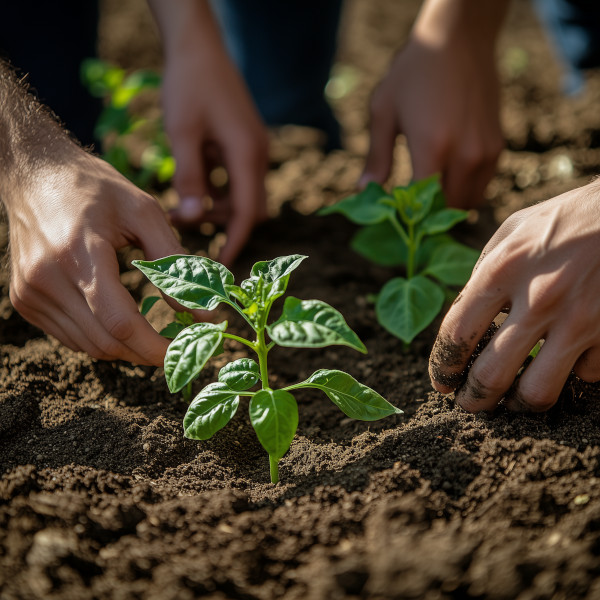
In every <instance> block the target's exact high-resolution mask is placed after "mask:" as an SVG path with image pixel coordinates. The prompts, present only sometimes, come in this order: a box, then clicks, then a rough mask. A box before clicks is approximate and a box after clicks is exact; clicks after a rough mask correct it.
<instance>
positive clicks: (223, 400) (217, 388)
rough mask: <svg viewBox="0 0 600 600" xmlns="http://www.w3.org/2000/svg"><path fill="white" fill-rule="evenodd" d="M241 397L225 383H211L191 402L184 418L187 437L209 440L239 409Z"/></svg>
mask: <svg viewBox="0 0 600 600" xmlns="http://www.w3.org/2000/svg"><path fill="white" fill-rule="evenodd" d="M239 403H240V397H239V396H238V395H237V394H236V392H235V391H234V390H232V389H230V388H229V387H228V386H227V385H226V384H225V383H210V384H209V385H207V386H206V387H205V388H204V389H203V390H202V391H201V392H200V393H199V394H198V395H197V396H196V397H195V398H194V399H193V400H192V403H191V404H190V406H189V408H188V410H187V413H186V414H185V417H184V418H183V432H184V435H185V437H187V438H190V439H193V440H207V439H208V438H210V437H212V436H213V435H214V434H215V433H216V432H217V431H219V429H222V428H223V427H225V425H227V423H229V421H230V420H231V419H232V417H233V415H235V412H236V411H237V408H238V405H239Z"/></svg>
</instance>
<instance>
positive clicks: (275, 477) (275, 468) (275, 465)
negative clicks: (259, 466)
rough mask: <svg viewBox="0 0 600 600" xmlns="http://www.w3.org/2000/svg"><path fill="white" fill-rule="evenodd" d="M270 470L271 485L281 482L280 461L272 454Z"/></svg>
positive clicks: (270, 456)
mask: <svg viewBox="0 0 600 600" xmlns="http://www.w3.org/2000/svg"><path fill="white" fill-rule="evenodd" d="M269 468H270V471H271V483H277V482H278V481H279V460H278V459H277V458H275V457H274V456H273V455H271V454H269Z"/></svg>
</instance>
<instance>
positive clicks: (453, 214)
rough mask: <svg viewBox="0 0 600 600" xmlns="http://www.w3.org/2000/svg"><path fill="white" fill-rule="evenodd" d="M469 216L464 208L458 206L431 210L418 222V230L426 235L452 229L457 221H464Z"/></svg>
mask: <svg viewBox="0 0 600 600" xmlns="http://www.w3.org/2000/svg"><path fill="white" fill-rule="evenodd" d="M468 216H469V213H468V212H467V211H466V210H460V209H458V208H445V209H443V210H438V211H437V212H432V213H431V214H429V215H428V216H427V217H426V218H425V219H424V220H423V221H422V222H421V223H420V224H419V231H420V232H423V233H424V234H426V235H435V234H436V233H444V232H445V231H448V230H449V229H452V227H454V226H455V225H456V224H457V223H460V222H461V221H464V220H465V219H466V218H467V217H468Z"/></svg>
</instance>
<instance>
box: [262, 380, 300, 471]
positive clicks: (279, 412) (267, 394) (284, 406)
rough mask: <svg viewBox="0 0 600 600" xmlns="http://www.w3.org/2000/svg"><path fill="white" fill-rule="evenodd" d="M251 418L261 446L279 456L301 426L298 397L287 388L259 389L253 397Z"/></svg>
mask: <svg viewBox="0 0 600 600" xmlns="http://www.w3.org/2000/svg"><path fill="white" fill-rule="evenodd" d="M250 421H251V423H252V427H254V430H255V431H256V435H257V436H258V441H259V442H260V443H261V444H262V447H263V448H264V449H265V450H266V451H267V452H268V453H269V456H272V457H273V458H274V459H276V460H279V459H280V458H282V457H283V455H284V454H285V453H286V452H287V451H288V449H289V447H290V445H291V443H292V440H293V439H294V436H295V435H296V429H297V428H298V404H296V399H295V398H294V396H292V394H290V393H289V392H286V391H284V390H260V391H259V392H256V394H254V396H252V398H251V400H250Z"/></svg>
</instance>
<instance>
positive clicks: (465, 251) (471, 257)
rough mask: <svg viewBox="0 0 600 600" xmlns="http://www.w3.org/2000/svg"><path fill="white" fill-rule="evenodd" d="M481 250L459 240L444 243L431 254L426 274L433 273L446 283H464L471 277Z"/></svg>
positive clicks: (432, 274) (433, 275) (424, 272)
mask: <svg viewBox="0 0 600 600" xmlns="http://www.w3.org/2000/svg"><path fill="white" fill-rule="evenodd" d="M478 259H479V252H478V251H477V250H474V249H473V248H469V247H468V246H464V245H463V244H459V243H458V242H453V243H452V244H444V245H443V246H440V247H438V248H436V249H435V250H434V252H433V254H432V255H431V259H430V261H429V264H428V265H427V268H426V269H425V270H424V271H423V274H424V275H431V276H432V277H435V278H436V279H439V280H440V281H441V282H442V283H445V284H446V285H464V284H465V283H467V281H468V280H469V277H471V273H472V272H473V268H474V267H475V263H476V262H477V260H478Z"/></svg>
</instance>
